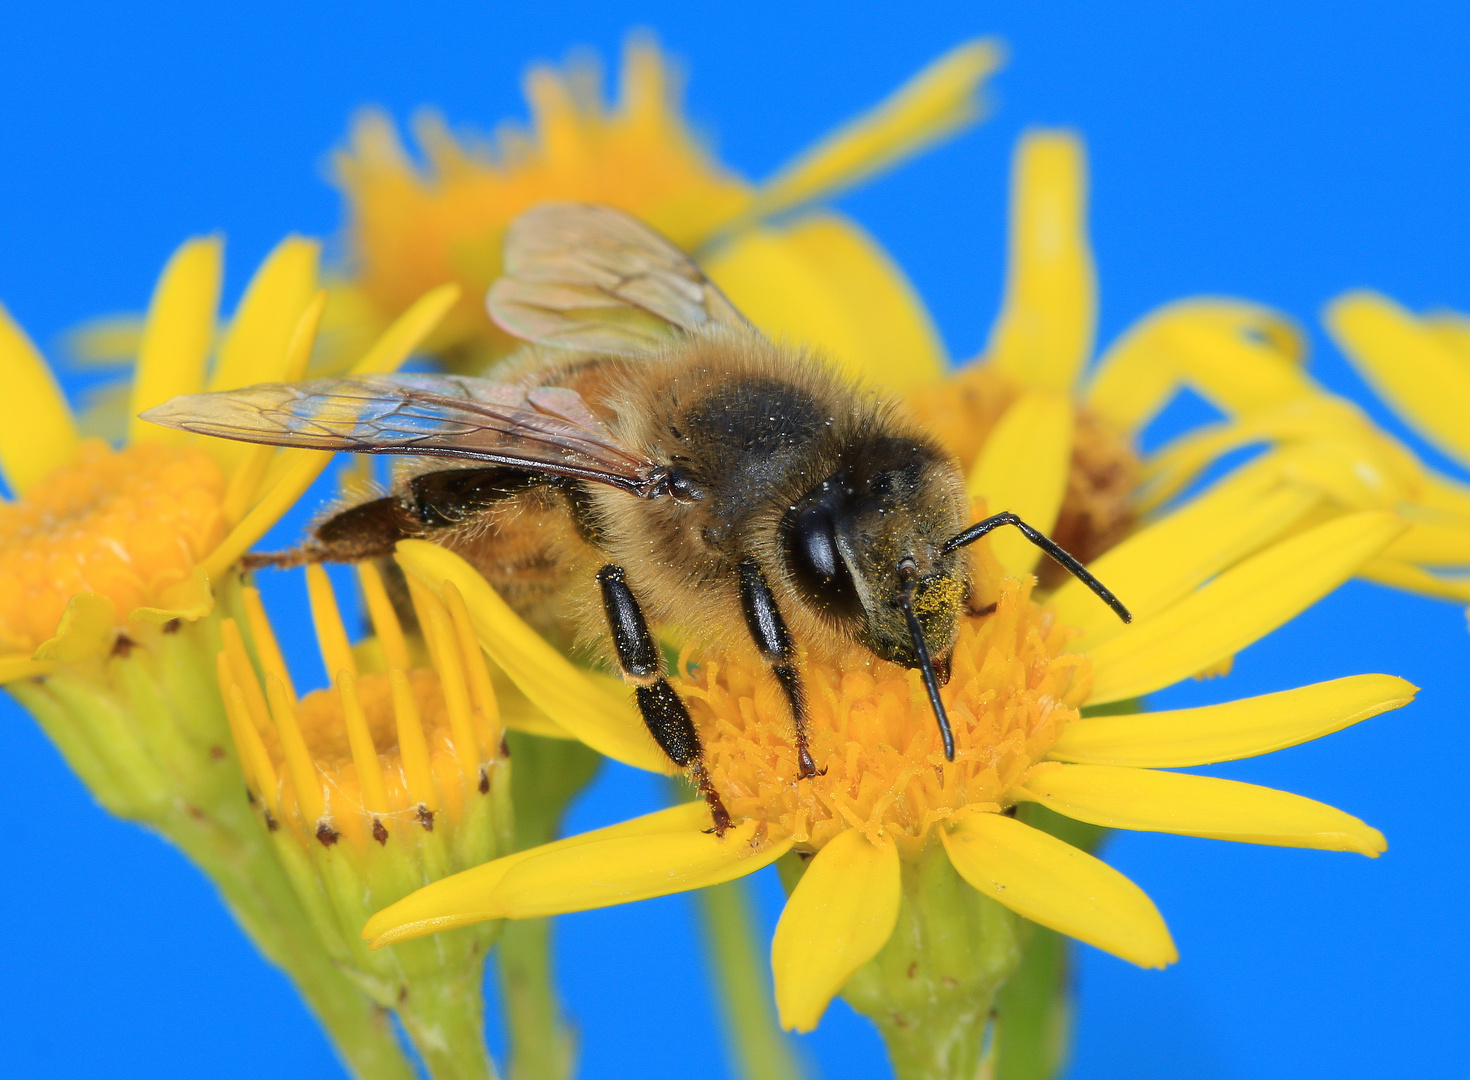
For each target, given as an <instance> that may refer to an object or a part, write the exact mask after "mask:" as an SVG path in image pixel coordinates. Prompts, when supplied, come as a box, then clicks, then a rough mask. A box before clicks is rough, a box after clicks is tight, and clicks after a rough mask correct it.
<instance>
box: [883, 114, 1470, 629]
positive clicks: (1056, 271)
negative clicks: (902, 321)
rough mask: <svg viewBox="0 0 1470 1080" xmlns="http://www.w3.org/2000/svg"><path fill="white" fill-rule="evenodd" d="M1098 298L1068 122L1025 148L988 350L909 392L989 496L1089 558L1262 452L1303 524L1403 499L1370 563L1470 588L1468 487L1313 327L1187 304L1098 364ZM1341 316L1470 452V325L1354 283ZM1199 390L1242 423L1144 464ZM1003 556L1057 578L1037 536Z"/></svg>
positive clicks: (1243, 310)
mask: <svg viewBox="0 0 1470 1080" xmlns="http://www.w3.org/2000/svg"><path fill="white" fill-rule="evenodd" d="M1096 310H1097V286H1096V273H1095V270H1094V266H1093V259H1092V255H1091V251H1090V247H1089V244H1088V240H1087V222H1086V162H1085V156H1084V153H1083V149H1082V145H1081V143H1080V141H1079V140H1078V139H1077V138H1076V137H1075V136H1073V135H1070V134H1067V133H1064V132H1045V131H1039V132H1032V133H1029V134H1028V135H1026V136H1025V137H1023V139H1022V140H1021V143H1020V145H1019V146H1018V148H1017V152H1016V164H1015V172H1014V187H1013V193H1012V211H1011V253H1010V269H1009V274H1008V278H1007V285H1006V299H1005V304H1004V308H1003V310H1002V312H1001V316H1000V319H999V320H998V321H997V323H996V326H995V328H994V330H993V331H992V333H991V338H990V342H989V344H988V346H987V348H986V350H985V353H984V354H983V355H982V356H981V358H980V359H979V360H978V361H977V362H975V363H972V364H970V365H968V366H967V367H965V368H962V369H961V370H960V371H959V372H958V373H956V374H955V375H954V376H952V377H951V378H949V379H947V380H944V381H942V382H937V383H931V384H929V385H927V386H925V385H919V386H914V387H911V388H910V389H909V391H908V396H909V398H910V400H911V403H912V406H913V408H914V409H915V411H916V412H918V414H919V415H920V416H921V417H922V418H923V419H924V420H925V421H926V422H927V423H928V424H929V425H930V426H931V427H932V428H933V429H934V430H936V431H937V432H938V433H940V434H941V435H942V436H943V437H944V438H945V440H946V441H947V442H948V443H949V445H950V446H951V447H952V448H953V449H954V450H955V452H956V454H957V455H958V456H959V458H960V460H961V463H962V464H964V465H965V466H966V468H968V469H969V474H970V488H971V491H972V492H973V493H974V494H975V495H976V496H977V497H984V498H985V499H986V501H987V503H988V504H989V505H992V506H1001V505H1004V506H1006V507H1008V508H1012V509H1014V510H1015V512H1016V513H1018V514H1020V515H1021V516H1022V517H1024V518H1025V519H1026V520H1027V521H1029V522H1031V523H1033V524H1035V525H1036V526H1037V527H1039V528H1041V529H1043V530H1044V531H1047V530H1049V531H1050V534H1051V535H1053V536H1055V537H1056V538H1057V540H1058V541H1059V542H1060V543H1061V544H1062V545H1063V546H1064V547H1066V548H1067V549H1068V550H1070V551H1073V552H1074V553H1076V554H1078V555H1080V556H1081V557H1082V558H1083V559H1084V560H1088V559H1091V558H1094V557H1096V556H1097V555H1099V554H1101V553H1102V552H1103V551H1105V550H1107V548H1108V547H1109V546H1111V545H1112V544H1115V543H1117V541H1118V540H1120V539H1121V538H1122V537H1123V536H1125V535H1127V534H1128V532H1129V531H1131V530H1132V529H1133V528H1134V527H1135V525H1136V523H1137V522H1138V521H1139V520H1141V519H1147V518H1149V517H1150V516H1151V515H1154V514H1156V513H1157V512H1158V510H1159V508H1160V507H1162V506H1164V505H1166V504H1168V502H1169V501H1170V500H1172V499H1175V498H1177V497H1178V496H1179V495H1180V493H1181V492H1184V491H1187V490H1188V489H1189V488H1190V486H1191V485H1192V484H1194V483H1196V482H1197V481H1198V479H1199V477H1200V476H1201V474H1202V473H1203V472H1204V471H1205V469H1206V468H1208V467H1209V466H1210V465H1211V464H1212V463H1214V462H1215V461H1217V460H1219V458H1220V457H1221V456H1222V455H1223V454H1226V453H1228V452H1230V451H1234V450H1237V449H1240V448H1242V447H1250V446H1259V447H1264V448H1265V452H1263V453H1261V454H1260V455H1259V456H1258V457H1257V458H1256V459H1255V460H1254V461H1252V462H1251V463H1250V465H1249V469H1250V470H1252V471H1253V472H1254V474H1255V475H1256V476H1257V477H1258V479H1259V482H1260V483H1261V485H1262V490H1275V491H1285V490H1288V489H1290V490H1294V491H1296V492H1298V493H1300V494H1301V495H1302V496H1303V497H1304V500H1305V501H1304V502H1303V503H1302V508H1301V512H1300V514H1299V516H1298V518H1297V520H1296V521H1295V522H1293V523H1291V524H1290V525H1289V526H1288V527H1289V528H1292V529H1302V528H1306V527H1309V526H1310V525H1312V524H1316V523H1320V522H1322V521H1325V520H1328V519H1329V518H1331V517H1334V516H1338V515H1341V514H1346V513H1355V512H1359V511H1364V510H1385V511H1391V512H1395V513H1398V514H1400V515H1401V516H1403V517H1404V519H1405V520H1406V521H1408V522H1409V527H1408V528H1407V529H1406V530H1405V532H1404V534H1403V535H1402V536H1401V537H1399V538H1398V539H1397V540H1396V541H1395V542H1394V543H1393V544H1391V545H1390V546H1389V547H1388V548H1386V549H1385V550H1384V551H1383V552H1382V553H1381V554H1380V555H1378V556H1376V557H1375V558H1373V559H1371V560H1369V561H1368V562H1367V563H1365V564H1364V565H1363V566H1362V567H1361V568H1360V571H1359V573H1360V576H1362V577H1364V578H1367V579H1369V580H1374V581H1378V582H1381V583H1384V584H1388V585H1392V586H1395V587H1398V588H1404V589H1409V590H1412V591H1416V592H1421V593H1424V594H1427V595H1430V596H1438V597H1442V598H1446V599H1452V600H1461V601H1465V600H1470V585H1467V583H1466V580H1465V578H1464V575H1463V571H1464V570H1465V569H1466V568H1470V490H1467V488H1466V487H1465V485H1464V484H1462V483H1459V482H1457V481H1455V480H1453V479H1451V478H1448V477H1445V476H1443V475H1441V474H1439V473H1437V472H1435V471H1434V470H1432V469H1430V468H1429V467H1428V466H1426V465H1425V464H1424V463H1422V462H1421V461H1419V460H1418V459H1417V458H1416V457H1415V455H1414V454H1413V453H1412V452H1411V451H1410V450H1408V448H1406V447H1404V446H1403V445H1402V444H1400V443H1399V442H1398V441H1397V440H1395V439H1393V438H1392V437H1390V436H1389V435H1387V434H1386V433H1384V432H1383V431H1381V430H1379V429H1378V428H1377V427H1376V426H1375V425H1374V424H1373V423H1372V422H1371V421H1370V420H1369V419H1368V418H1367V417H1366V416H1365V415H1364V414H1363V413H1362V411H1361V410H1360V409H1358V408H1357V407H1356V406H1355V405H1353V404H1352V403H1351V402H1349V401H1346V400H1345V399H1342V398H1339V397H1337V396H1335V395H1333V394H1330V393H1328V392H1327V391H1326V390H1325V389H1324V388H1322V387H1321V386H1320V385H1319V384H1318V383H1317V382H1316V381H1315V380H1314V379H1312V378H1311V376H1310V375H1309V374H1307V372H1306V371H1305V370H1304V366H1303V365H1304V362H1305V359H1306V342H1305V339H1304V338H1303V336H1302V334H1301V332H1300V331H1299V330H1298V329H1297V328H1296V327H1295V326H1294V325H1293V324H1292V322H1291V321H1290V320H1289V319H1288V318H1286V317H1285V316H1283V315H1281V314H1280V313H1278V312H1275V311H1272V310H1271V309H1270V308H1268V307H1265V306H1264V305H1261V304H1257V303H1253V302H1250V301H1243V300H1235V299H1229V298H1222V297H1198V298H1191V299H1185V300H1180V301H1175V302H1172V303H1169V304H1166V305H1164V306H1163V307H1161V308H1159V309H1157V310H1155V311H1153V312H1150V313H1149V314H1147V315H1145V316H1144V317H1143V318H1141V319H1139V320H1138V322H1137V323H1135V324H1134V325H1133V326H1132V327H1130V328H1129V329H1128V330H1127V331H1126V332H1125V333H1124V334H1123V335H1121V336H1120V337H1119V338H1118V340H1117V341H1116V342H1114V343H1113V344H1112V345H1110V346H1109V347H1108V348H1107V349H1106V350H1104V351H1103V353H1102V355H1101V357H1100V358H1099V360H1098V362H1097V364H1096V366H1095V367H1093V368H1092V369H1090V370H1089V369H1088V363H1087V362H1088V360H1089V358H1090V356H1091V354H1092V348H1093V341H1094V337H1095V324H1096ZM1327 321H1328V325H1329V329H1331V330H1332V331H1333V333H1334V334H1335V335H1336V336H1337V337H1338V339H1339V340H1340V342H1341V343H1342V344H1343V347H1344V350H1345V352H1346V353H1347V354H1348V356H1349V358H1350V359H1353V360H1354V362H1356V363H1358V364H1359V366H1360V367H1362V368H1363V369H1364V370H1365V372H1367V373H1368V375H1369V377H1370V379H1372V380H1374V381H1375V382H1377V383H1378V384H1379V385H1381V386H1383V387H1384V388H1385V393H1386V394H1388V395H1389V397H1390V399H1391V400H1393V401H1395V402H1397V403H1398V407H1399V408H1400V410H1401V411H1403V412H1404V413H1405V415H1406V416H1409V417H1411V419H1410V423H1414V424H1416V425H1417V426H1419V427H1420V428H1421V429H1422V430H1424V431H1425V432H1426V433H1428V434H1429V437H1430V438H1431V439H1432V440H1434V441H1436V442H1437V443H1438V444H1439V445H1440V446H1441V447H1442V448H1445V449H1446V450H1447V452H1449V453H1451V455H1452V456H1453V455H1455V454H1457V453H1458V454H1459V455H1460V459H1461V460H1465V449H1464V439H1463V437H1461V436H1460V435H1459V429H1458V428H1457V427H1456V417H1457V416H1458V415H1459V413H1457V412H1456V410H1457V408H1459V407H1460V405H1462V404H1463V401H1462V400H1461V399H1462V398H1464V397H1465V395H1464V394H1462V393H1460V390H1461V389H1462V388H1463V385H1464V383H1465V378H1464V374H1463V366H1464V365H1463V362H1462V359H1461V357H1460V353H1459V352H1457V351H1456V350H1457V349H1458V350H1460V352H1463V351H1464V348H1465V345H1464V343H1465V340H1466V335H1465V331H1464V324H1463V320H1461V321H1456V318H1455V317H1454V316H1442V317H1431V318H1428V319H1424V320H1416V319H1414V318H1413V317H1412V316H1410V315H1408V313H1406V312H1403V311H1402V310H1401V309H1399V308H1397V307H1396V306H1395V305H1393V304H1392V303H1391V302H1388V301H1386V300H1384V299H1383V298H1381V297H1377V296H1374V295H1372V294H1366V293H1355V294H1349V295H1348V296H1346V297H1343V298H1342V299H1340V300H1338V301H1336V302H1335V303H1334V304H1333V305H1332V306H1331V307H1330V308H1329V311H1328V316H1327ZM1186 389H1187V390H1190V391H1193V392H1194V393H1196V394H1198V395H1199V396H1200V397H1202V398H1203V399H1204V400H1205V401H1207V402H1208V403H1210V404H1211V405H1212V406H1214V407H1215V408H1216V409H1218V410H1219V411H1220V413H1221V414H1223V416H1224V419H1223V420H1222V421H1221V422H1219V423H1215V424H1206V425H1202V426H1201V427H1199V428H1197V429H1195V430H1193V431H1190V432H1188V433H1186V434H1185V435H1183V436H1180V437H1179V438H1177V439H1176V440H1174V441H1173V442H1172V443H1170V444H1169V445H1167V446H1165V447H1163V448H1161V449H1160V450H1159V451H1157V452H1155V453H1153V454H1151V455H1149V456H1148V457H1147V458H1146V459H1141V457H1140V455H1139V453H1138V451H1137V450H1136V445H1137V440H1138V437H1139V434H1140V433H1141V432H1142V431H1143V429H1144V428H1145V427H1147V425H1148V424H1149V423H1150V421H1152V420H1153V419H1154V417H1156V416H1157V415H1158V414H1159V412H1160V411H1162V410H1163V408H1164V407H1165V406H1166V405H1167V404H1168V403H1169V402H1170V401H1171V400H1172V399H1173V398H1174V397H1175V396H1176V395H1177V394H1178V393H1179V392H1181V391H1182V390H1186ZM1461 411H1463V410H1461ZM1462 426H1463V425H1462ZM1457 440H1458V442H1457ZM1022 458H1024V459H1026V460H1029V461H1032V462H1035V463H1037V466H1038V468H1037V473H1036V475H1037V476H1038V478H1039V481H1040V482H1039V483H1027V484H1024V485H1023V484H1021V483H1019V482H1018V481H1017V477H1018V476H1019V475H1020V474H1019V473H1018V472H1017V471H1016V468H1015V464H1016V462H1017V461H1018V460H1020V459H1022ZM995 550H996V553H997V556H998V557H999V558H1000V560H1001V562H1002V563H1003V564H1004V565H1005V566H1006V567H1007V568H1008V569H1010V570H1012V571H1014V572H1017V573H1019V572H1023V571H1027V570H1032V569H1036V570H1038V572H1039V573H1041V574H1042V578H1043V582H1044V583H1046V584H1052V583H1054V581H1055V580H1056V579H1055V578H1053V577H1050V576H1049V574H1050V573H1052V571H1049V570H1048V568H1047V567H1046V566H1044V565H1043V566H1040V567H1038V566H1037V559H1038V553H1037V552H1036V551H1035V549H1033V548H1031V547H1030V546H1029V545H1027V544H1026V543H1024V541H1022V540H1021V538H1020V537H1006V538H998V539H997V541H996V544H995ZM1447 571H1448V572H1447ZM1457 572H1458V573H1457Z"/></svg>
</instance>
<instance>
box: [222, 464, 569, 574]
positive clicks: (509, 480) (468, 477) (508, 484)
mask: <svg viewBox="0 0 1470 1080" xmlns="http://www.w3.org/2000/svg"><path fill="white" fill-rule="evenodd" d="M549 480H550V477H548V476H546V475H545V474H544V473H535V472H527V471H525V470H524V469H511V468H505V467H502V466H495V467H494V468H487V469H440V470H437V471H435V472H429V473H421V474H419V475H418V476H415V477H413V478H412V479H410V480H409V481H408V483H407V484H405V485H404V486H403V488H402V489H401V490H400V491H398V492H395V493H394V494H392V495H388V496H385V497H384V498H381V499H373V500H372V501H371V502H365V503H360V504H359V505H357V506H349V507H348V508H347V509H346V510H343V511H341V512H340V513H337V514H333V515H332V516H331V517H329V518H327V520H325V521H323V522H322V523H321V524H320V525H318V526H317V527H316V529H315V530H313V533H312V538H311V539H310V540H309V541H307V542H306V543H305V544H303V545H302V546H301V547H299V548H296V549H295V550H293V551H280V552H272V553H268V554H254V555H246V556H245V557H244V558H243V559H242V560H241V565H242V566H243V567H244V568H245V569H246V570H256V569H259V568H260V567H262V566H274V567H278V568H281V569H286V568H289V567H293V566H302V565H304V564H306V563H318V562H363V561H365V560H368V559H383V558H387V557H389V556H391V555H392V554H393V548H394V546H395V545H396V544H397V543H398V541H400V540H405V539H408V538H409V537H416V536H432V535H433V534H434V532H435V531H436V530H438V529H448V528H454V527H455V526H458V525H461V524H463V523H464V522H465V520H466V519H468V518H472V517H474V515H476V514H478V513H481V512H482V511H485V510H488V509H489V508H490V507H492V506H494V505H495V504H496V503H499V502H503V501H505V500H506V499H511V498H514V497H515V496H517V495H520V494H521V493H522V492H525V491H529V490H530V489H532V488H534V487H539V486H541V485H542V484H545V483H547V482H548V481H549Z"/></svg>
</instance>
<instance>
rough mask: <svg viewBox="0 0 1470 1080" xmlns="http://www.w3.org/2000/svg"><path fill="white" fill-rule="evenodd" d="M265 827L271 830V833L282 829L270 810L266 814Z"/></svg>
mask: <svg viewBox="0 0 1470 1080" xmlns="http://www.w3.org/2000/svg"><path fill="white" fill-rule="evenodd" d="M265 827H266V828H267V829H269V830H270V831H271V832H275V831H276V830H277V829H279V828H280V827H281V826H280V825H279V824H278V823H277V822H276V819H275V818H274V817H273V816H272V815H271V812H270V811H269V810H267V811H266V812H265Z"/></svg>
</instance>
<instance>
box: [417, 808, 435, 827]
mask: <svg viewBox="0 0 1470 1080" xmlns="http://www.w3.org/2000/svg"><path fill="white" fill-rule="evenodd" d="M419 824H420V825H422V826H423V827H424V832H433V831H434V811H432V810H430V809H429V808H428V807H427V806H425V805H424V804H423V803H419Z"/></svg>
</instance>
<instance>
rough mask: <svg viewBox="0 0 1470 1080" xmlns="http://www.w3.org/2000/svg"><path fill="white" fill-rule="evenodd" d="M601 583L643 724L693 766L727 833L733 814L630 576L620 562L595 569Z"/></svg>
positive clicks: (684, 764) (718, 825)
mask: <svg viewBox="0 0 1470 1080" xmlns="http://www.w3.org/2000/svg"><path fill="white" fill-rule="evenodd" d="M597 584H598V585H599V586H600V587H601V588H602V607H603V611H604V613H605V614H606V615H607V625H608V628H609V629H610V630H611V631H612V639H613V648H614V650H615V651H616V652H617V657H618V666H619V667H620V668H621V669H622V672H623V678H624V679H625V680H626V681H628V682H630V683H632V684H633V686H634V696H635V697H636V699H637V702H638V711H639V713H641V714H642V716H643V723H644V724H645V725H646V726H647V727H648V730H649V733H650V734H652V735H653V738H654V741H655V742H657V743H658V745H659V748H660V749H661V750H663V752H664V753H665V754H667V755H668V756H669V759H670V760H671V761H673V762H674V764H675V765H678V766H679V767H680V768H684V769H688V770H689V772H690V774H691V776H692V778H693V780H694V782H695V784H696V785H697V786H698V787H699V790H700V793H701V794H703V795H704V801H705V802H706V803H708V804H709V810H710V815H711V816H712V817H713V818H714V822H715V832H716V833H718V834H721V835H723V834H724V832H725V830H726V829H728V828H729V827H730V813H729V811H727V810H726V809H725V804H724V802H723V801H721V799H720V795H719V792H717V791H715V788H714V784H713V783H712V782H711V781H710V776H709V771H708V770H707V769H706V768H705V766H704V747H703V746H701V745H700V742H699V732H697V731H695V730H694V721H693V720H691V719H690V717H689V709H688V708H687V707H686V706H685V705H684V702H683V700H682V699H681V698H680V697H679V694H678V692H677V691H675V690H674V688H673V687H672V686H670V685H669V681H668V679H666V678H665V677H664V675H665V671H664V657H663V652H662V650H660V649H659V647H658V642H657V641H655V640H654V637H653V634H652V633H651V632H650V631H649V629H648V620H646V619H645V618H644V617H643V609H642V608H640V607H639V606H638V598H637V597H635V596H634V595H633V590H632V589H630V588H629V587H628V581H627V575H626V574H625V573H624V572H623V568H622V567H621V566H613V565H608V566H604V567H603V568H602V569H601V570H599V571H598V572H597Z"/></svg>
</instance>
